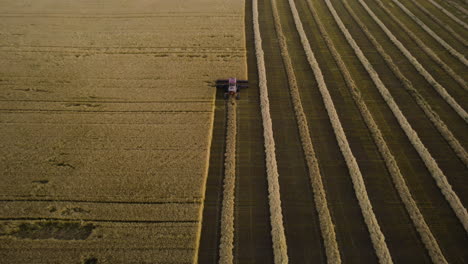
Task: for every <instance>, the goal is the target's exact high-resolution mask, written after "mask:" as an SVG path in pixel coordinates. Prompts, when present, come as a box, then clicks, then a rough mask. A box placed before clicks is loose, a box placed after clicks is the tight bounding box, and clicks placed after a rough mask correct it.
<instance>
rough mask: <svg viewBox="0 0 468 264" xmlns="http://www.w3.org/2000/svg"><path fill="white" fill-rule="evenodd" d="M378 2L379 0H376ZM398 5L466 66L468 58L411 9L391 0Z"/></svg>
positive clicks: (396, 0) (395, 0)
mask: <svg viewBox="0 0 468 264" xmlns="http://www.w3.org/2000/svg"><path fill="white" fill-rule="evenodd" d="M378 1H379V2H380V0H378ZM392 1H393V2H394V3H395V4H396V5H397V6H398V7H400V9H401V10H403V12H405V14H406V15H408V16H409V17H410V18H411V19H412V20H413V21H414V22H416V23H417V24H418V25H419V26H420V27H421V28H422V29H423V30H424V31H426V32H427V33H428V34H429V35H430V36H431V37H432V38H434V39H435V40H436V41H437V42H439V44H440V45H442V46H443V47H444V48H445V49H446V50H447V51H448V52H450V54H452V55H453V56H454V57H455V58H457V59H458V60H459V61H461V62H462V63H463V64H464V65H465V66H468V60H466V58H465V56H464V55H463V54H461V53H460V52H458V51H456V50H455V49H454V48H453V47H452V46H450V45H449V44H448V43H447V42H446V41H445V40H443V39H442V38H441V37H439V35H437V34H436V33H435V32H434V31H432V29H430V28H429V27H428V26H426V24H424V22H422V21H421V20H420V19H419V18H417V17H416V16H415V15H414V14H413V13H412V12H411V11H409V10H408V8H406V7H405V6H404V5H403V4H402V3H400V1H398V0H392Z"/></svg>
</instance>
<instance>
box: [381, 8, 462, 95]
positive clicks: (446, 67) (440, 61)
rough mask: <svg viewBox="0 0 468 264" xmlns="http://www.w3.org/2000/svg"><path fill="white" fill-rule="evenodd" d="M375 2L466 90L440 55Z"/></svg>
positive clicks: (386, 9)
mask: <svg viewBox="0 0 468 264" xmlns="http://www.w3.org/2000/svg"><path fill="white" fill-rule="evenodd" d="M375 1H376V2H377V4H378V5H379V6H380V7H381V8H382V9H383V10H384V11H385V13H387V14H388V16H389V17H390V18H391V19H392V20H393V21H395V22H396V23H397V24H398V26H400V27H401V28H402V29H403V31H405V32H406V34H407V35H408V36H409V37H410V38H411V39H412V40H413V41H414V42H416V44H417V45H418V46H419V47H420V48H421V49H422V50H423V51H424V52H425V53H426V54H427V55H428V56H429V57H430V58H431V59H432V60H434V61H435V62H436V63H437V64H439V66H440V67H442V69H443V70H444V71H445V72H446V73H447V74H448V75H449V76H450V77H451V78H452V79H454V80H455V81H456V82H457V83H458V84H460V86H461V87H462V88H463V89H465V90H467V89H468V87H467V86H466V82H465V80H464V79H463V78H462V77H461V76H459V75H458V74H457V73H455V71H453V69H452V68H450V67H449V66H448V65H447V64H446V63H445V62H443V61H442V59H440V57H439V56H438V55H437V54H436V53H435V52H434V51H433V50H432V49H431V48H429V47H428V46H427V45H426V44H425V43H424V41H422V40H421V39H420V38H419V37H418V36H416V34H414V33H413V32H412V31H411V30H410V29H409V28H408V27H407V26H406V25H405V24H404V23H403V22H401V20H400V19H399V18H398V17H396V16H395V15H394V14H393V13H392V12H391V11H390V10H389V9H388V8H387V7H386V6H384V4H383V3H382V2H381V1H380V0H375Z"/></svg>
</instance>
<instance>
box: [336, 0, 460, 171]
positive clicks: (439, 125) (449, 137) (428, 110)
mask: <svg viewBox="0 0 468 264" xmlns="http://www.w3.org/2000/svg"><path fill="white" fill-rule="evenodd" d="M342 2H343V5H344V6H345V8H346V10H347V11H348V13H349V14H350V15H351V16H352V17H353V20H354V21H355V22H356V23H357V24H358V25H359V27H360V28H361V30H362V31H363V32H364V34H365V35H366V37H367V38H368V39H369V40H370V42H371V43H372V44H373V45H374V47H375V48H376V49H377V51H378V53H379V54H380V55H381V56H382V58H383V59H384V61H385V63H386V64H387V65H388V66H389V68H390V69H391V70H392V71H393V73H394V74H395V76H396V77H397V78H398V79H399V80H400V82H401V83H402V84H403V86H404V87H405V89H406V90H407V91H408V94H409V95H411V96H412V97H413V98H414V100H415V101H416V103H417V104H418V105H419V107H420V108H421V109H422V110H423V112H424V114H425V115H426V116H427V117H428V119H429V120H430V121H431V122H432V124H433V125H434V126H435V128H436V129H437V130H438V131H439V133H440V134H441V135H442V137H443V138H444V139H445V140H446V141H447V142H448V143H449V145H450V147H451V148H452V149H453V151H454V152H455V154H457V156H458V158H459V159H460V160H461V161H462V162H463V163H464V164H465V166H467V167H468V154H467V152H466V150H465V149H464V148H463V146H462V145H461V144H460V142H459V141H458V140H457V139H456V138H455V136H454V135H453V134H452V132H451V131H450V130H449V129H448V127H447V126H446V125H445V123H444V121H443V120H442V119H441V118H440V116H439V115H438V114H437V113H436V112H435V111H434V110H433V109H432V107H431V106H430V104H429V103H428V102H427V101H426V100H425V99H424V97H423V96H422V95H421V94H420V93H419V91H418V90H417V89H416V88H414V86H413V84H412V83H411V81H410V80H408V78H406V77H405V75H404V74H403V73H402V72H401V71H400V69H399V68H398V66H397V65H396V64H395V62H394V61H393V59H392V58H391V57H390V55H389V54H388V53H387V52H386V51H385V49H384V47H382V45H380V43H379V42H378V41H377V39H376V38H375V37H374V36H373V35H372V33H371V32H370V30H369V29H368V28H367V26H366V25H365V24H364V22H362V20H361V19H360V18H359V17H358V15H357V14H356V13H355V12H354V11H353V10H352V8H351V7H350V6H349V4H348V2H346V1H342Z"/></svg>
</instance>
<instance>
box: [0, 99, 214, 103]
mask: <svg viewBox="0 0 468 264" xmlns="http://www.w3.org/2000/svg"><path fill="white" fill-rule="evenodd" d="M0 102H25V103H103V104H150V103H151V104H187V103H190V104H192V103H204V104H212V103H213V102H212V101H210V100H206V101H202V100H193V101H170V100H168V101H99V100H96V101H91V100H24V99H0Z"/></svg>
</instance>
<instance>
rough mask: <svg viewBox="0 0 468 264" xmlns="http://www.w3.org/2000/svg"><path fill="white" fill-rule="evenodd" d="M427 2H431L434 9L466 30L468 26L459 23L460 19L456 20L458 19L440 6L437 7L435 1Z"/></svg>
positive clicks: (461, 22)
mask: <svg viewBox="0 0 468 264" xmlns="http://www.w3.org/2000/svg"><path fill="white" fill-rule="evenodd" d="M428 1H429V2H431V4H432V5H434V6H435V7H437V8H438V9H439V10H440V11H442V12H444V14H446V15H447V16H448V17H450V18H451V19H452V20H453V21H455V22H457V23H458V24H459V25H461V26H462V27H463V28H465V29H468V25H467V24H466V23H465V22H463V21H461V20H460V19H458V17H456V16H454V15H453V14H452V13H451V12H450V11H448V10H447V9H445V8H443V7H442V6H441V5H439V4H438V3H437V2H436V1H434V0H428Z"/></svg>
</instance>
